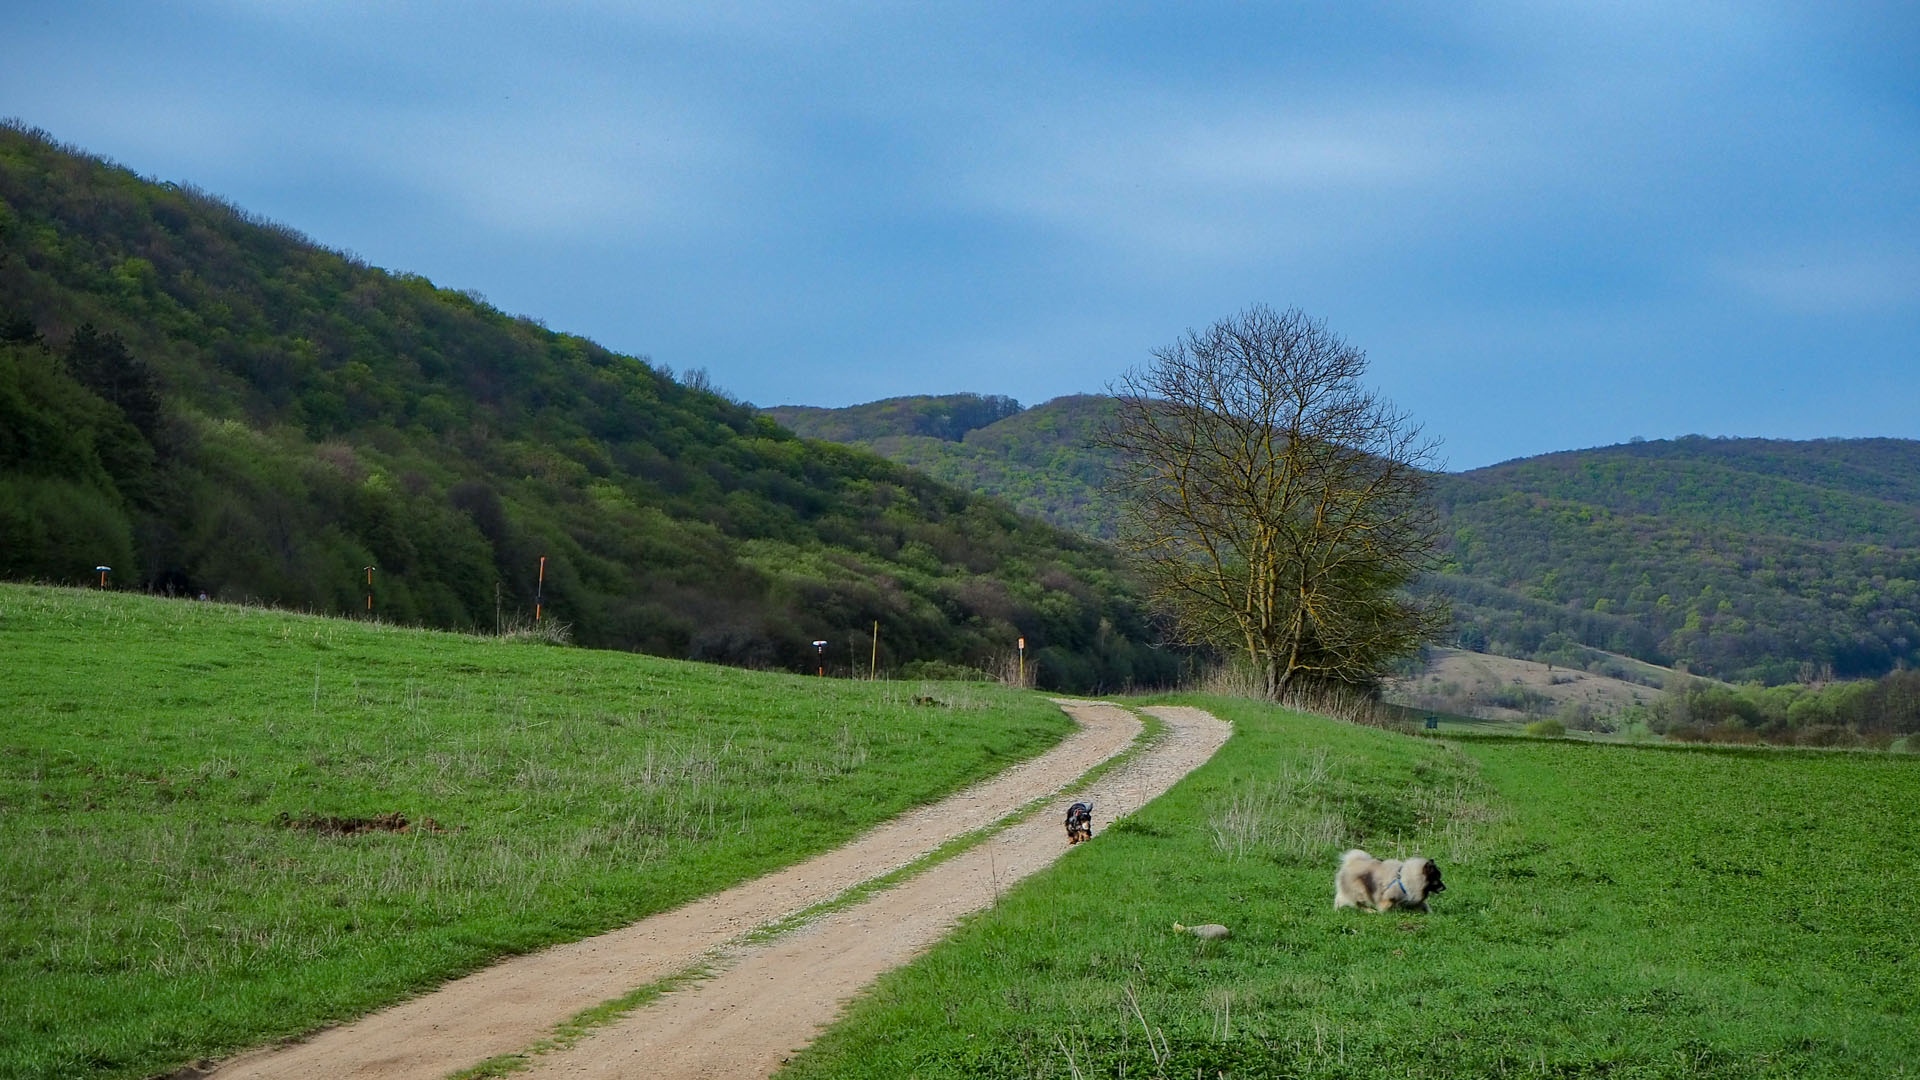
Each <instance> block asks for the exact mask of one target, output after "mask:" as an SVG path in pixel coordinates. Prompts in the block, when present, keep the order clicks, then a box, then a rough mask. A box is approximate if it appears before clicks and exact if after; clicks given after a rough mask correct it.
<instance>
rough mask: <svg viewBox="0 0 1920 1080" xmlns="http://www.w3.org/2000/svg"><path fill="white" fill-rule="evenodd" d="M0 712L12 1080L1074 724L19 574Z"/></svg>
mask: <svg viewBox="0 0 1920 1080" xmlns="http://www.w3.org/2000/svg"><path fill="white" fill-rule="evenodd" d="M0 717H4V723H5V725H6V726H5V736H4V739H3V740H0V904H3V905H4V913H5V914H4V918H3V919H0V1076H22V1077H25V1076H32V1077H79V1076H118V1077H138V1076H146V1075H151V1074H154V1073H159V1072H162V1071H165V1070H169V1069H172V1068H174V1067H177V1066H179V1065H181V1064H183V1063H185V1062H188V1061H192V1060H195V1059H198V1058H202V1057H206V1056H212V1055H217V1054H222V1053H225V1052H228V1051H232V1050H235V1049H238V1048H241V1047H245V1046H249V1045H254V1044H258V1043H260V1042H263V1041H266V1040H269V1039H272V1038H276V1037H281V1036H287V1035H294V1034H298V1033H300V1032H303V1031H307V1030H310V1029H312V1028H314V1027H316V1026H319V1025H322V1024H325V1023H328V1022H331V1021H335V1020H339V1019H342V1018H345V1017H349V1016H353V1015H357V1014H360V1013H364V1012H366V1011H368V1010H370V1009H373V1008H376V1007H378V1006H380V1005H382V1004H384V1003H387V1002H391V1001H393V1000H395V999H397V998H400V997H402V996H404V995H406V994H408V993H410V992H412V991H415V990H418V989H420V988H422V987H425V986H429V985H432V984H434V983H436V982H439V981H441V980H444V979H446V978H448V977H451V976H453V975H457V974H459V973H462V972H465V971H469V970H472V969H474V968H476V967H479V966H481V965H483V964H485V963H487V962H488V961H489V960H492V959H495V958H497V957H500V956H502V955H505V954H509V953H515V952H522V951H525V950H529V949H533V948H537V947H539V946H542V945H545V944H549V943H551V942H555V941H561V940H567V939H574V938H579V937H582V936H585V935H587V934H591V933H594V932H596V931H601V930H605V929H609V928H611V927H614V926H618V925H621V924H623V923H626V922H628V921H631V920H632V919H634V918H637V917H639V916H641V915H645V914H647V913H650V912H653V911H658V910H662V909H665V908H669V907H672V906H675V905H677V904H680V903H682V902H684V901H687V900H689V899H692V898H694V897H697V896H700V895H702V894H706V893H710V892H713V891H715V890H718V889H721V888H724V887H726V886H728V885H730V884H733V883H735V882H738V881H740V880H742V879H745V878H748V877H752V876H755V875H758V874H761V873H764V872H766V871H768V870H770V869H773V868H775V867H778V866H781V865H785V864H788V863H791V862H794V861H796V860H798V859H800V858H802V857H804V856H807V855H810V854H813V853H816V852H819V851H822V850H825V849H828V848H831V847H833V846H836V845H838V844H840V843H842V842H845V841H846V840H848V839H850V838H852V837H853V836H854V835H856V834H857V833H859V832H860V831H861V830H863V829H865V828H866V827H868V826H871V825H873V824H875V823H877V822H879V821H882V820H884V819H886V818H889V817H892V816H894V815H896V814H898V813H900V812H901V811H903V810H906V809H907V808H909V807H912V806H914V805H917V804H920V803H924V802H927V801H929V800H932V799H934V798H937V797H939V796H941V795H943V794H945V793H947V792H950V791H952V790H955V789H956V788H958V787H960V786H962V785H964V784H966V783H968V782H971V781H973V780H975V779H978V778H981V777H984V776H987V775H990V774H992V773H994V772H997V771H999V770H1001V769H1002V768H1004V767H1006V766H1007V765H1008V764H1010V763H1012V762H1013V761H1015V760H1017V759H1020V758H1024V757H1028V756H1031V755H1033V754H1035V753H1037V752H1039V751H1040V750H1042V749H1044V748H1045V747H1047V746H1049V745H1051V744H1052V743H1054V742H1055V741H1057V740H1058V739H1059V738H1060V737H1062V736H1063V735H1064V734H1065V733H1066V731H1067V730H1068V729H1069V728H1070V727H1071V724H1070V722H1069V721H1068V720H1067V719H1066V718H1065V717H1064V716H1063V715H1062V714H1061V713H1060V711H1059V710H1058V709H1057V708H1056V707H1055V706H1053V705H1052V704H1050V703H1048V702H1047V701H1046V700H1045V699H1043V698H1041V697H1038V696H1036V695H1032V694H1026V693H1021V692H1016V691H1011V690H1003V689H1001V688H999V687H996V686H988V685H980V684H964V685H957V684H934V685H929V684H919V683H868V682H852V681H845V680H832V679H828V680H821V679H805V678H801V677H796V676H787V675H776V674H764V673H756V672H747V671H741V670H737V669H731V668H722V667H714V666H708V665H699V664H687V663H678V662H674V661H667V660H660V659H657V658H652V657H646V656H638V655H631V654H626V653H613V652H596V651H591V650H585V649H571V648H555V647H550V646H543V645H538V644H529V643H521V642H512V641H503V640H497V639H488V638H480V637H472V636H464V635H458V634H447V633H432V632H426V631H419V630H410V629H399V628H395V627H392V626H386V625H381V624H377V623H365V622H353V621H348V620H341V619H330V618H316V617H311V616H304V615H298V614H291V613H286V612H278V611H267V610H261V609H255V608H246V607H238V606H230V605H224V604H210V603H194V602H187V601H179V600H166V599H159V598H154V597H147V596H136V595H125V594H111V593H99V592H90V591H82V590H73V589H52V588H40V587H29V586H17V585H0ZM394 815H398V817H395V816H394ZM330 819H340V820H341V821H350V820H373V819H384V822H385V824H386V825H388V826H393V825H397V824H398V822H399V821H400V820H402V819H404V821H405V822H407V826H408V827H407V828H406V829H405V830H404V831H393V830H391V829H390V828H389V829H380V828H376V829H370V830H367V831H361V832H353V833H349V834H342V833H339V832H337V831H328V830H327V829H324V828H319V827H316V826H324V825H327V824H329V823H330ZM334 824H337V823H334Z"/></svg>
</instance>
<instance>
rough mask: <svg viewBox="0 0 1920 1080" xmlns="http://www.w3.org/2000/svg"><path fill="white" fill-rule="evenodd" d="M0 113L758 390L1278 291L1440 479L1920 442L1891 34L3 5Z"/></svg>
mask: <svg viewBox="0 0 1920 1080" xmlns="http://www.w3.org/2000/svg"><path fill="white" fill-rule="evenodd" d="M7 6H8V7H9V8H11V9H12V10H10V12H9V13H8V14H7V17H6V20H5V21H6V24H7V34H6V37H7V41H6V42H5V44H4V45H3V46H0V50H3V51H4V56H5V61H4V63H0V116H11V117H14V118H17V119H19V120H21V121H24V122H25V123H27V124H29V125H32V126H35V127H39V128H43V129H45V130H46V131H48V132H49V133H50V134H52V135H53V136H54V137H56V138H58V139H60V140H62V141H64V142H67V143H70V144H74V145H77V146H79V147H81V148H83V149H86V150H88V151H90V152H93V153H95V154H99V155H101V156H104V157H107V158H110V159H112V160H114V161H116V162H118V163H120V164H122V165H125V166H127V167H128V168H131V169H133V170H134V171H136V172H138V173H140V174H142V175H145V176H150V177H154V178H157V179H163V180H171V181H176V182H183V183H192V184H195V185H197V186H199V187H201V188H204V189H206V190H208V191H211V192H213V193H215V194H217V195H220V196H221V197H223V198H225V199H227V200H229V201H231V202H234V203H236V204H238V205H240V206H242V207H245V208H246V209H248V210H250V211H252V212H254V213H257V214H260V215H263V216H265V217H268V218H271V219H273V220H276V221H279V222H282V223H284V224H287V225H291V226H293V227H295V228H297V229H299V230H301V231H303V232H305V233H306V234H307V235H309V236H311V237H312V238H314V239H315V240H316V241H318V242H320V243H322V244H325V245H327V246H329V247H332V248H336V249H340V250H344V251H350V252H353V253H354V254H356V255H358V256H360V257H361V258H363V259H365V260H367V261H368V262H370V263H373V264H374V265H378V266H383V267H387V268H389V269H392V270H396V271H407V272H412V273H418V274H424V275H426V276H427V277H429V278H431V279H432V280H433V281H434V282H435V283H436V284H440V285H443V286H447V287H451V288H456V289H469V290H475V291H478V292H479V293H482V294H484V295H485V296H486V297H487V298H488V300H489V301H490V302H492V303H493V304H494V305H495V306H496V307H499V308H500V309H501V310H503V311H507V312H509V313H512V314H516V315H531V316H534V317H537V318H539V319H541V320H542V321H544V322H545V323H546V324H547V325H548V326H550V327H552V328H554V329H556V330H565V331H569V332H572V333H577V334H580V335H583V336H586V337H589V338H592V339H594V340H596V341H599V342H600V343H602V344H604V345H606V346H608V347H610V348H613V349H616V350H618V351H621V352H626V353H632V354H635V355H641V356H646V357H648V358H650V359H651V360H652V361H653V362H654V363H656V364H661V365H666V366H668V367H671V368H673V369H675V370H676V371H681V372H685V371H688V370H691V369H696V368H701V369H705V370H706V371H707V373H708V375H709V378H710V379H711V380H712V383H713V384H714V385H716V386H718V387H720V388H722V389H724V390H726V391H728V392H729V393H731V394H733V395H734V396H736V397H739V398H743V399H745V400H749V401H752V402H754V403H756V404H759V405H777V404H811V405H830V406H834V405H848V404H854V403H857V402H863V401H870V400H873V399H876V398H881V397H889V396H894V395H900V394H920V393H954V392H961V391H972V392H977V393H986V394H1007V395H1011V396H1013V397H1015V398H1018V399H1019V400H1020V401H1022V402H1024V403H1026V404H1036V403H1038V402H1041V401H1044V400H1047V399H1049V398H1052V397H1055V396H1058V395H1062V394H1072V393H1090V392H1101V391H1103V390H1105V389H1107V388H1108V387H1109V385H1110V384H1111V383H1112V382H1113V381H1114V380H1115V379H1116V378H1117V377H1118V376H1120V375H1121V374H1122V373H1123V372H1125V371H1126V370H1128V369H1129V368H1132V367H1136V366H1138V365H1140V364H1143V363H1145V362H1146V361H1147V360H1148V359H1149V358H1150V354H1151V352H1152V350H1153V349H1154V348H1155V347H1157V346H1162V345H1166V344H1169V343H1171V342H1173V341H1174V340H1176V339H1177V338H1178V337H1179V336H1180V335H1181V334H1182V333H1183V332H1184V331H1185V330H1187V329H1189V328H1198V327H1203V326H1205V325H1206V324H1208V323H1211V322H1213V321H1215V320H1216V319H1220V318H1223V317H1226V316H1230V315H1232V314H1234V313H1235V312H1238V311H1240V310H1243V309H1244V308H1246V307H1247V306H1248V305H1249V304H1253V303H1265V304H1268V305H1271V306H1273V307H1276V308H1287V307H1297V308H1299V309H1301V310H1303V311H1305V312H1307V313H1308V314H1310V315H1312V316H1314V317H1316V318H1320V319H1323V320H1325V321H1326V323H1327V324H1328V326H1329V327H1330V328H1331V329H1333V330H1334V331H1335V332H1337V333H1338V334H1340V335H1341V336H1343V337H1344V338H1345V339H1346V340H1347V341H1349V342H1350V343H1352V344H1354V345H1356V346H1358V347H1360V348H1361V349H1364V350H1365V351H1366V353H1367V355H1368V358H1369V362H1370V363H1369V368H1368V373H1367V378H1368V381H1369V383H1370V385H1371V387H1372V388H1373V389H1375V390H1377V391H1378V392H1379V393H1380V394H1381V395H1383V396H1384V397H1386V398H1388V399H1390V400H1391V401H1392V402H1393V403H1394V404H1395V405H1397V406H1398V407H1399V408H1401V409H1403V410H1405V411H1407V412H1409V413H1410V414H1412V415H1413V416H1414V417H1415V418H1416V419H1417V420H1418V421H1420V422H1421V423H1422V424H1423V425H1424V426H1425V429H1426V432H1427V433H1428V434H1429V435H1434V436H1438V437H1439V438H1440V439H1441V440H1443V446H1442V451H1441V452H1442V456H1443V458H1444V460H1445V462H1446V464H1447V465H1448V466H1449V467H1451V468H1454V469H1466V468H1473V467H1477V466H1480V465H1485V464H1489V463H1492V462H1496V461H1501V460H1505V459H1509V458H1514V457H1519V456H1525V455H1530V454H1536V453H1543V452H1548V451H1553V450H1561V449H1571V448H1577V447H1585V446H1598V445H1606V444H1611V443H1618V442H1624V441H1627V440H1628V439H1630V438H1632V437H1635V436H1640V437H1646V438H1663V437H1670V436H1677V435H1685V434H1695V433H1697V434H1706V435H1731V436H1767V437H1776V438H1818V437H1829V436H1839V437H1854V436H1867V435H1891V436H1900V437H1905V438H1915V437H1920V5H1913V4H1910V3H1907V2H1905V0H1886V2H1880V3H1873V2H1863V3H1857V4H1850V3H1840V2H1834V3H1805V4H1781V3H1769V2H1765V0H1753V2H1750V3H1719V2H1715V0H1686V2H1683V3H1672V2H1665V0H1663V2H1659V3H1654V2H1645V3H1642V2H1635V0H1619V2H1612V3H1599V4H1581V3H1556V4H1540V3H1535V2H1523V0H1516V2H1490V3H1477V2H1471V0H1468V2H1460V3H1448V4H1412V3H1366V2H1347V3H1338V4H1335V3H1316V4H1286V5H1281V4H1271V5H1257V4H1245V3H1223V4H1212V3H1204V2H1195V3H1178V4H1173V3H1169V4H1163V5H1152V4H1126V3H1083V4H1057V5H1032V4H992V3H967V4H855V3H849V4H838V5H831V6H814V5H802V4H784V3H783V4H767V5H764V6H762V5H753V4H738V3H731V2H728V0H706V2H697V3H696V2H688V3H661V4H643V3H621V2H616V0H577V2H564V0H544V2H536V0H528V2H524V3H506V2H500V3H488V2H470V3H469V2H463V3H445V2H425V3H412V2H402V0H380V2H367V3H359V2H352V0H175V2H171V3H168V4H153V3H126V4H110V3H92V2H88V0H61V2H52V0H46V2H23V0H13V2H12V3H10V4H8V5H7Z"/></svg>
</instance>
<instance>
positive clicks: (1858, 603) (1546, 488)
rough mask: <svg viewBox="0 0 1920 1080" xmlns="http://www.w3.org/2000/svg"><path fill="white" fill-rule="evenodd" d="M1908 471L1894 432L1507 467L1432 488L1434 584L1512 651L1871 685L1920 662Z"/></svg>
mask: <svg viewBox="0 0 1920 1080" xmlns="http://www.w3.org/2000/svg"><path fill="white" fill-rule="evenodd" d="M1915 476H1920V443H1916V442H1912V441H1907V440H1897V439H1866V440H1821V441H1816V442H1804V443H1793V442H1781V441H1772V440H1759V439H1704V438H1697V437H1695V438H1686V439H1679V440H1673V441H1663V442H1657V443H1634V444H1627V445H1624V446H1615V447H1604V448H1600V449H1596V450H1585V451H1576V452H1570V453H1562V454H1552V455H1547V456H1546V457H1542V458H1531V459H1526V460H1524V461H1519V462H1509V463H1506V464H1503V465H1497V466H1493V467H1491V468H1487V469H1479V470H1475V471H1473V472H1468V473H1463V474H1459V475H1457V476H1452V477H1448V478H1447V479H1446V481H1445V482H1444V483H1443V484H1441V485H1440V489H1439V492H1440V496H1441V498H1442V500H1443V502H1444V504H1445V506H1446V509H1447V511H1448V513H1449V516H1450V519H1451V520H1450V525H1451V528H1452V533H1453V544H1452V549H1451V551H1450V560H1451V565H1450V567H1449V574H1448V576H1447V577H1445V578H1443V579H1442V581H1441V582H1439V583H1438V584H1439V587H1441V588H1442V589H1443V590H1444V591H1447V592H1449V593H1450V594H1451V595H1453V597H1454V599H1455V604H1456V610H1457V611H1459V612H1460V614H1461V616H1462V622H1463V623H1464V624H1465V625H1466V626H1467V628H1468V629H1467V631H1466V632H1467V633H1468V635H1469V636H1470V637H1474V638H1477V639H1478V640H1475V641H1473V642H1471V643H1473V644H1478V645H1483V646H1488V647H1491V648H1493V649H1495V650H1496V651H1502V652H1510V653H1512V654H1514V655H1522V656H1534V657H1538V658H1548V659H1551V658H1556V657H1565V658H1570V654H1569V653H1568V650H1567V646H1568V645H1569V644H1571V643H1575V642H1577V643H1583V644H1587V645H1592V646H1597V647H1600V648H1608V649H1612V650H1614V651H1617V652H1625V653H1629V654H1631V655H1634V656H1637V657H1640V658H1641V659H1645V660H1650V661H1653V662H1656V663H1669V662H1676V661H1679V662H1685V663H1687V664H1688V665H1689V666H1690V667H1691V668H1692V669H1693V670H1694V671H1696V672H1699V673H1701V674H1708V675H1713V676H1716V677H1718V678H1722V679H1729V680H1747V679H1758V680H1762V681H1765V682H1770V683H1778V682H1787V681H1792V680H1795V679H1805V678H1808V677H1812V676H1817V675H1823V674H1824V675H1838V676H1840V677H1855V676H1875V675H1881V674H1884V673H1886V672H1887V671H1889V670H1892V669H1893V668H1895V667H1896V666H1899V665H1902V664H1909V665H1910V664H1913V663H1915V662H1916V661H1920V491H1916V488H1917V487H1920V485H1917V484H1916V482H1915V479H1914V478H1915ZM1529 602H1531V603H1529ZM1534 604H1538V605H1539V606H1537V607H1535V606H1533V605H1534Z"/></svg>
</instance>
